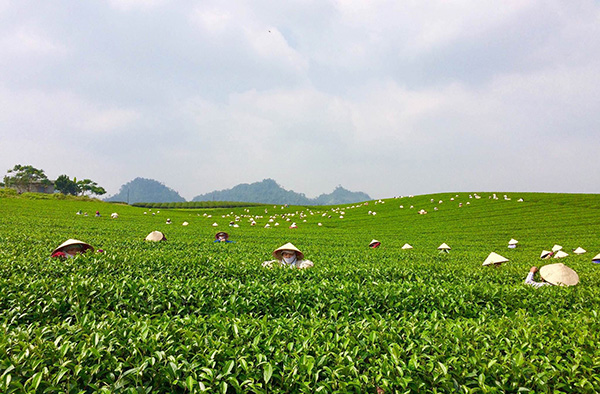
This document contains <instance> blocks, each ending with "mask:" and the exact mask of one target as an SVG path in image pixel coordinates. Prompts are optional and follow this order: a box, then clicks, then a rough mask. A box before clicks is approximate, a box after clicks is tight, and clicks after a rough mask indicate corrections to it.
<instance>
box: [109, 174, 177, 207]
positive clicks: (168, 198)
mask: <svg viewBox="0 0 600 394" xmlns="http://www.w3.org/2000/svg"><path fill="white" fill-rule="evenodd" d="M105 201H119V202H126V203H128V204H135V203H136V202H185V198H183V197H181V196H180V195H179V193H177V192H176V191H175V190H173V189H171V188H169V187H167V186H165V185H163V184H162V183H160V182H158V181H155V180H154V179H146V178H135V179H134V180H132V181H131V182H129V183H126V184H124V185H123V186H121V189H119V193H117V194H115V195H114V196H111V197H109V198H107V199H105Z"/></svg>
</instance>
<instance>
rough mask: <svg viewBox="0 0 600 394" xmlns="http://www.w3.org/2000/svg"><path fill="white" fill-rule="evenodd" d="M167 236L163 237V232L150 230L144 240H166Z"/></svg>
mask: <svg viewBox="0 0 600 394" xmlns="http://www.w3.org/2000/svg"><path fill="white" fill-rule="evenodd" d="M166 240H167V237H165V235H164V234H163V233H161V232H160V231H152V232H151V233H150V234H148V235H147V236H146V241H153V242H158V241H166Z"/></svg>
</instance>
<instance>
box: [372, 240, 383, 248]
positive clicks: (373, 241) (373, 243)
mask: <svg viewBox="0 0 600 394" xmlns="http://www.w3.org/2000/svg"><path fill="white" fill-rule="evenodd" d="M379 245H381V242H379V241H378V240H376V239H374V240H372V241H371V242H369V247H370V248H376V247H378V246H379Z"/></svg>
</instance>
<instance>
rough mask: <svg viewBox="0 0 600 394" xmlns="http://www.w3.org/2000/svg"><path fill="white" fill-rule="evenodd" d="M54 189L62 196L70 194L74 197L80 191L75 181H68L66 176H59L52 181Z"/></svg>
mask: <svg viewBox="0 0 600 394" xmlns="http://www.w3.org/2000/svg"><path fill="white" fill-rule="evenodd" d="M54 188H55V189H56V190H58V191H59V192H61V193H62V194H71V195H73V196H76V195H77V194H78V193H79V192H80V190H79V186H78V185H77V181H76V179H73V180H71V179H69V177H68V176H67V175H61V176H59V177H58V178H56V181H54Z"/></svg>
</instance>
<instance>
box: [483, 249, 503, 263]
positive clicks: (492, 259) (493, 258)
mask: <svg viewBox="0 0 600 394" xmlns="http://www.w3.org/2000/svg"><path fill="white" fill-rule="evenodd" d="M507 262H508V259H507V258H506V257H502V256H500V255H499V254H498V253H494V252H492V253H490V254H489V256H488V257H487V259H485V261H484V262H483V264H482V265H492V264H500V263H507Z"/></svg>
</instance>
